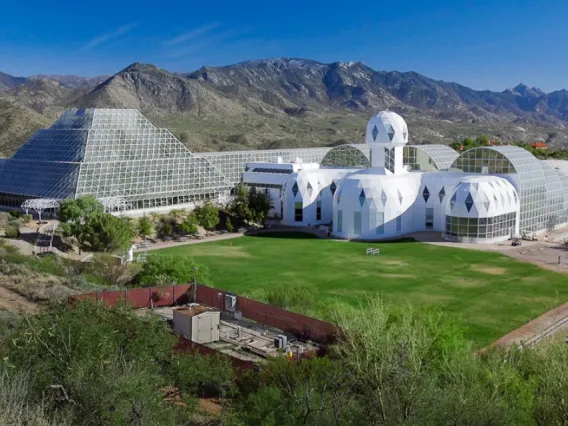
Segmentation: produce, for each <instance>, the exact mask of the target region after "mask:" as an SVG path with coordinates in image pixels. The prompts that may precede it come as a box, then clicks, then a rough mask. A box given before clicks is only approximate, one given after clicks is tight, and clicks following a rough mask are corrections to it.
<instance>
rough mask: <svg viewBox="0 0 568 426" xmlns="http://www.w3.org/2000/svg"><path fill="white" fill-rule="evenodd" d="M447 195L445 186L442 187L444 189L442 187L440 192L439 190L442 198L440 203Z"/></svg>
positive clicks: (439, 196) (439, 195)
mask: <svg viewBox="0 0 568 426" xmlns="http://www.w3.org/2000/svg"><path fill="white" fill-rule="evenodd" d="M445 196H446V190H445V189H444V187H442V189H440V192H438V198H440V203H441V202H442V201H444V197H445Z"/></svg>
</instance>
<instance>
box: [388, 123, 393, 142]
mask: <svg viewBox="0 0 568 426" xmlns="http://www.w3.org/2000/svg"><path fill="white" fill-rule="evenodd" d="M387 134H388V135H389V139H390V140H391V141H392V138H394V129H393V127H392V125H390V124H389V126H388V127H387Z"/></svg>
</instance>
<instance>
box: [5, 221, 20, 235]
mask: <svg viewBox="0 0 568 426" xmlns="http://www.w3.org/2000/svg"><path fill="white" fill-rule="evenodd" d="M4 234H5V235H6V238H18V237H19V236H20V229H19V228H18V227H16V226H14V225H12V224H10V225H8V226H7V227H6V229H5V230H4Z"/></svg>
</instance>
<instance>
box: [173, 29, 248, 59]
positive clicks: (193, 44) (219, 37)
mask: <svg viewBox="0 0 568 426" xmlns="http://www.w3.org/2000/svg"><path fill="white" fill-rule="evenodd" d="M242 34H243V32H242V31H238V30H229V31H224V32H217V33H213V32H208V33H202V35H199V36H197V35H196V36H194V37H192V38H191V39H189V38H188V39H186V40H184V41H183V42H179V43H177V44H175V45H171V46H168V49H167V50H166V51H165V52H164V54H165V56H167V57H169V58H181V57H183V56H189V55H194V54H196V53H198V52H200V51H203V50H204V49H207V48H209V49H220V48H221V47H222V46H224V45H226V44H227V42H230V41H231V40H234V39H235V38H236V37H239V36H240V35H242ZM229 44H230V43H229Z"/></svg>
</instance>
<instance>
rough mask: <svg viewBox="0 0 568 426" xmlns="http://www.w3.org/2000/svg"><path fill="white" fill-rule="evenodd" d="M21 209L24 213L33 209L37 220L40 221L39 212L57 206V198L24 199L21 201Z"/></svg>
mask: <svg viewBox="0 0 568 426" xmlns="http://www.w3.org/2000/svg"><path fill="white" fill-rule="evenodd" d="M21 207H22V209H23V210H24V211H25V212H26V214H27V213H28V212H29V211H30V210H34V211H35V212H36V213H37V214H38V216H39V221H40V222H41V214H42V213H43V211H44V210H46V209H56V208H58V207H59V203H58V202H57V200H51V199H45V198H32V199H30V200H26V201H24V202H23V203H22V206H21Z"/></svg>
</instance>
